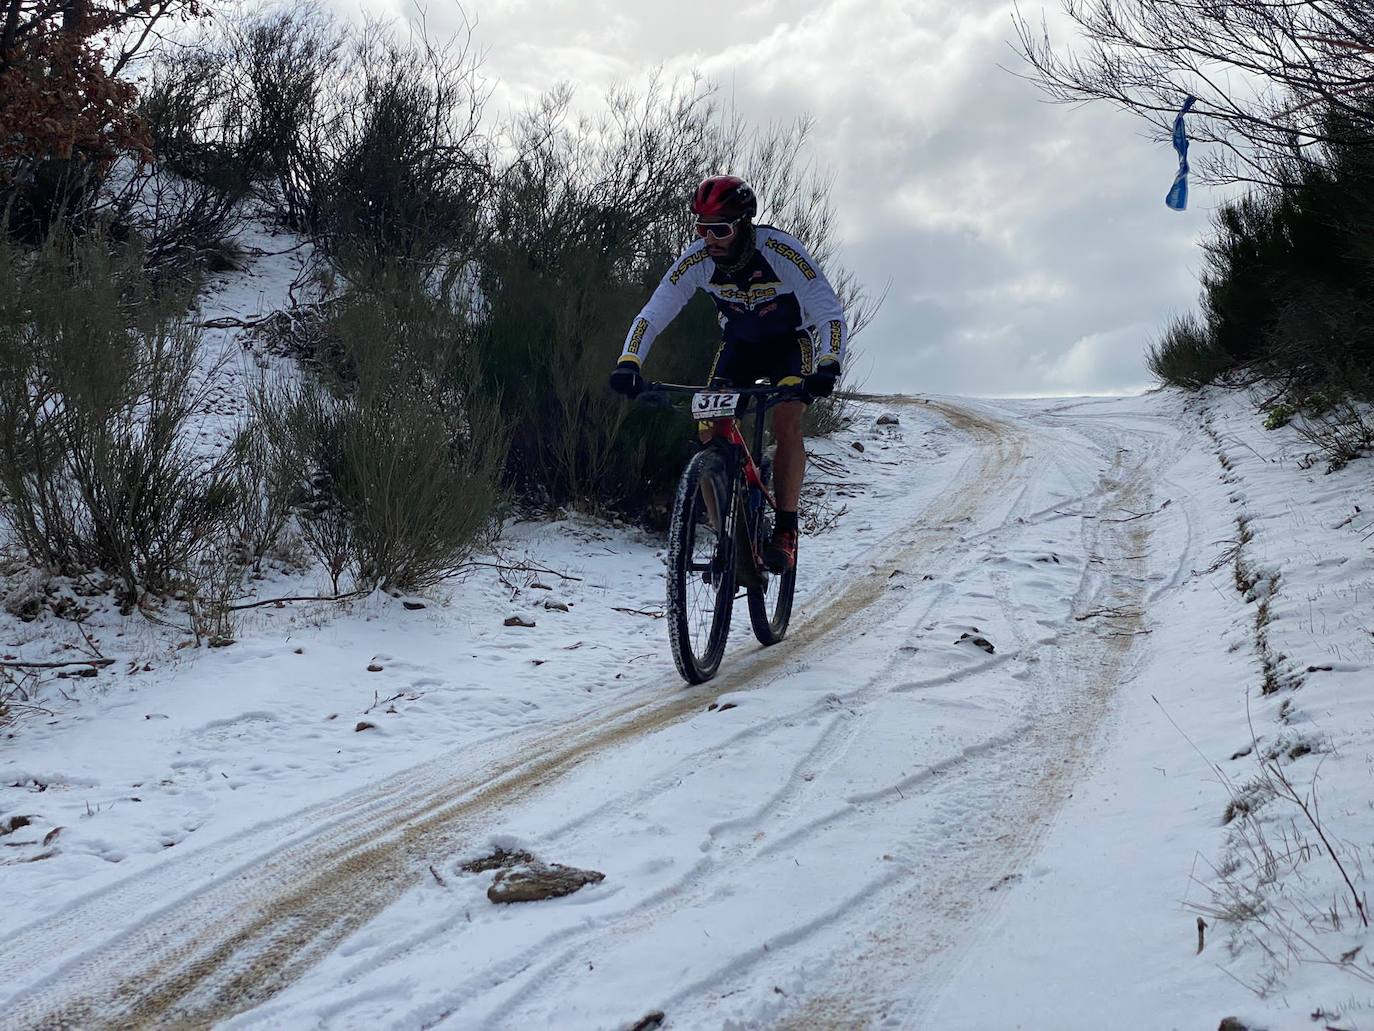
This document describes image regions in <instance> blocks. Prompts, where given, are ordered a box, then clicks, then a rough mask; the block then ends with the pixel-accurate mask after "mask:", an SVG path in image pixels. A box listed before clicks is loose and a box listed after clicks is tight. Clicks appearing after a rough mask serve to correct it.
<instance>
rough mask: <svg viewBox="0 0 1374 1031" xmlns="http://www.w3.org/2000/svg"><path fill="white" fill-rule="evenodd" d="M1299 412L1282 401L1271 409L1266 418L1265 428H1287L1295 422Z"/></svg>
mask: <svg viewBox="0 0 1374 1031" xmlns="http://www.w3.org/2000/svg"><path fill="white" fill-rule="evenodd" d="M1296 414H1297V412H1295V411H1294V410H1293V406H1292V405H1289V404H1285V403H1284V402H1282V401H1280V402H1278V403H1277V404H1276V405H1274V407H1272V408H1270V409H1269V413H1268V414H1267V415H1266V416H1265V417H1264V428H1265V429H1266V430H1277V429H1280V428H1281V427H1284V426H1287V425H1288V424H1289V423H1290V422H1292V420H1293V416H1294V415H1296Z"/></svg>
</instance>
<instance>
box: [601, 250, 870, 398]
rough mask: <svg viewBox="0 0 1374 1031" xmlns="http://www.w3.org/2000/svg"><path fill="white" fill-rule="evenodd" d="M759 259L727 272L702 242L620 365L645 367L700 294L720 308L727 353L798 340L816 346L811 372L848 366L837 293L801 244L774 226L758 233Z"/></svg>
mask: <svg viewBox="0 0 1374 1031" xmlns="http://www.w3.org/2000/svg"><path fill="white" fill-rule="evenodd" d="M754 234H755V236H754V244H755V246H754V253H753V254H752V255H751V256H750V258H749V259H748V260H747V261H745V262H744V263H743V264H742V265H741V266H739V267H738V268H735V269H732V270H730V271H726V270H725V269H723V268H722V267H721V266H719V265H717V264H716V263H715V261H713V260H712V259H711V256H710V254H709V253H707V251H706V241H705V240H697V241H696V242H695V243H693V244H692V245H691V246H690V247H688V248H687V249H686V250H685V251H683V252H682V256H681V257H679V258H678V260H677V261H675V262H674V263H673V265H672V267H671V268H669V270H668V271H667V273H665V274H664V276H663V279H662V281H660V282H659V284H658V287H657V288H656V289H655V290H654V293H653V296H652V297H650V298H649V303H647V304H646V305H644V308H643V310H641V311H640V313H639V315H638V316H637V317H636V318H635V320H634V321H633V322H632V323H631V324H630V331H629V333H627V334H626V336H625V345H624V347H623V348H622V349H621V353H620V360H621V361H633V362H637V363H638V362H642V361H643V360H644V359H645V358H646V357H648V354H649V349H650V348H651V347H652V346H653V342H654V338H655V337H657V336H658V334H659V333H661V332H663V330H664V328H665V327H667V325H668V323H670V322H672V321H673V319H674V318H675V317H676V316H677V314H678V312H680V311H681V310H682V309H683V307H684V306H685V305H686V304H687V302H688V301H689V300H691V297H692V294H693V293H695V292H696V291H697V290H705V291H706V292H707V293H708V294H710V295H711V300H713V301H714V302H715V304H716V312H717V316H718V318H719V320H720V328H721V335H722V336H723V337H724V341H723V344H724V347H725V348H727V349H729V350H731V351H734V352H736V353H739V352H744V351H747V350H748V349H749V348H750V347H751V346H766V345H769V344H773V343H776V342H777V341H779V340H782V339H787V340H792V339H794V338H796V337H797V336H798V334H799V333H802V332H804V333H806V334H807V335H808V336H809V338H810V339H811V341H812V342H813V343H814V346H815V351H814V359H815V360H814V361H808V362H806V363H805V364H806V366H810V367H809V368H808V367H804V368H803V369H802V372H803V373H805V372H810V371H812V369H813V368H814V366H815V365H816V364H819V362H820V361H823V360H825V359H833V360H835V361H837V362H842V361H843V360H844V352H845V345H846V343H847V341H848V338H849V329H848V327H847V326H846V324H845V319H844V310H843V308H842V307H841V305H840V300H839V298H838V297H837V296H836V295H835V291H834V289H833V288H832V287H831V285H830V283H829V282H828V281H827V280H826V278H825V276H824V274H823V273H822V272H821V270H820V267H819V266H818V265H817V264H816V262H815V260H814V259H813V258H812V257H811V256H810V255H809V254H807V252H806V248H805V247H803V246H802V245H801V243H800V242H799V241H798V240H797V238H796V237H794V236H792V235H790V234H788V233H784V232H783V231H782V230H781V229H776V228H774V227H773V226H768V225H760V226H755V227H754Z"/></svg>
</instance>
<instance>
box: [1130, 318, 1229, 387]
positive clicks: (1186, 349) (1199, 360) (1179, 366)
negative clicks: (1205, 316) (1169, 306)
mask: <svg viewBox="0 0 1374 1031" xmlns="http://www.w3.org/2000/svg"><path fill="white" fill-rule="evenodd" d="M1145 363H1146V365H1148V366H1149V369H1150V371H1151V372H1152V373H1154V375H1155V376H1157V377H1158V378H1159V379H1160V380H1162V381H1163V382H1165V383H1172V384H1173V385H1174V386H1179V387H1185V388H1187V389H1189V390H1198V389H1200V388H1201V387H1205V386H1206V385H1207V384H1209V383H1211V382H1213V381H1214V380H1216V379H1217V377H1218V376H1220V375H1221V374H1222V373H1224V372H1226V371H1227V370H1229V369H1230V368H1231V367H1232V366H1233V364H1234V362H1233V360H1232V358H1231V356H1230V355H1228V354H1226V353H1224V352H1222V351H1221V350H1220V349H1219V348H1218V347H1217V346H1216V344H1215V343H1214V341H1213V340H1212V337H1211V334H1210V332H1209V331H1208V329H1207V327H1206V326H1204V325H1202V323H1201V322H1199V321H1198V319H1197V318H1196V317H1194V316H1192V315H1180V316H1178V317H1176V318H1175V319H1174V320H1173V321H1172V322H1171V323H1170V324H1169V327H1168V329H1166V330H1165V331H1164V336H1163V338H1162V339H1161V340H1159V342H1157V343H1155V344H1152V345H1151V346H1150V350H1149V353H1148V355H1147V356H1146V359H1145Z"/></svg>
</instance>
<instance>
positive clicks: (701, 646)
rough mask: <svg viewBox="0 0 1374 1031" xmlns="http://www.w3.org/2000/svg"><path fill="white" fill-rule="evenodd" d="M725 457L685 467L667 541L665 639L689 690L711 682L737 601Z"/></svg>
mask: <svg viewBox="0 0 1374 1031" xmlns="http://www.w3.org/2000/svg"><path fill="white" fill-rule="evenodd" d="M731 486H732V485H731V484H730V482H729V475H728V471H727V469H726V463H725V461H724V459H723V457H722V456H721V455H720V454H719V453H718V452H716V451H714V450H712V449H709V448H708V449H706V450H704V451H700V452H698V453H697V454H696V455H694V456H693V457H692V460H691V461H690V462H688V463H687V468H686V469H685V470H684V471H683V473H682V480H681V481H680V482H679V483H678V488H677V499H676V501H674V503H673V523H672V529H671V530H670V531H669V537H668V604H667V609H668V612H667V616H668V639H669V641H670V642H671V644H672V646H673V661H674V662H676V663H677V670H678V672H679V673H681V674H682V678H683V679H684V680H686V681H687V682H688V683H689V684H700V683H702V682H704V681H707V680H710V679H711V677H713V676H715V673H716V669H717V668H718V667H719V666H720V658H721V656H722V655H723V654H725V640H726V638H727V637H728V636H729V633H730V611H731V608H732V607H733V605H734V601H735V547H734V542H733V541H732V540H729V539H727V537H726V535H725V530H724V527H725V513H726V512H727V511H728V509H727V507H726V506H727V505H728V504H729V502H730V497H731V495H732V494H733V493H734V492H733V490H731Z"/></svg>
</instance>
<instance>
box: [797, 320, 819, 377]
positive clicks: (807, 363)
mask: <svg viewBox="0 0 1374 1031" xmlns="http://www.w3.org/2000/svg"><path fill="white" fill-rule="evenodd" d="M797 346H798V347H800V348H801V356H802V365H801V367H802V372H813V371H815V370H813V369H812V367H811V362H812V359H813V358H814V357H815V355H814V353H813V351H812V349H811V334H810V333H808V332H806V330H802V331H801V332H800V333H798V334H797Z"/></svg>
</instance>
